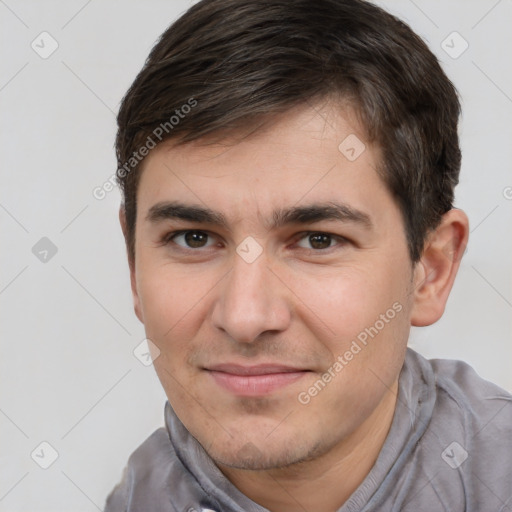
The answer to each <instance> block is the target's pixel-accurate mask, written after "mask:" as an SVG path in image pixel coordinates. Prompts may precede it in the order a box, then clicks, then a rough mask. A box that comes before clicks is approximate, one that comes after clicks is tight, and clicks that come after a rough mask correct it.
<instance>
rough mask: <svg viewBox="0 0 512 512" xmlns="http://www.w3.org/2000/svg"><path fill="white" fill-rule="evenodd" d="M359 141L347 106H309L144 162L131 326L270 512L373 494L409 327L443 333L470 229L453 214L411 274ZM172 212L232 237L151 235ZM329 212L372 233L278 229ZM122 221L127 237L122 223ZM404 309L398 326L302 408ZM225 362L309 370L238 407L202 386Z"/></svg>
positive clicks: (333, 227)
mask: <svg viewBox="0 0 512 512" xmlns="http://www.w3.org/2000/svg"><path fill="white" fill-rule="evenodd" d="M350 134H355V135H356V136H357V137H358V138H359V139H360V140H361V141H365V135H364V130H363V129H362V127H361V125H360V124H359V122H358V120H357V116H356V115H355V114H354V112H353V111H352V110H351V109H350V108H349V107H345V108H343V109H340V108H339V106H338V107H336V105H334V104H331V103H329V102H327V103H324V104H316V105H311V106H310V105H304V106H301V107H296V108H294V109H292V110H290V111H288V112H287V113H285V114H280V115H279V116H277V117H276V118H273V119H272V121H271V122H268V123H267V124H266V125H265V126H263V127H261V128H260V129H258V130H256V131H255V132H253V133H251V134H250V135H249V136H246V137H242V138H241V140H240V138H239V139H236V140H235V139H234V138H232V137H231V138H227V139H226V140H225V141H223V142H222V144H221V143H215V144H205V143H204V141H203V142H200V141H199V142H194V143H189V144H187V145H184V146H177V145H175V144H173V142H172V141H167V142H166V143H163V144H161V145H160V146H158V147H157V148H155V149H154V150H152V151H151V153H150V154H149V155H148V157H147V158H146V160H145V161H144V163H143V171H142V176H141V181H140V185H139V189H138V195H137V201H138V212H137V219H136V238H135V240H136V243H135V254H136V256H135V261H131V262H130V273H131V285H132V291H133V298H134V307H135V312H136V315H137V316H138V318H139V319H140V321H141V322H142V323H143V324H144V325H145V330H146V335H147V337H148V338H149V339H150V340H152V341H153V342H154V344H155V346H156V347H158V350H159V351H160V354H159V355H158V357H157V358H156V359H155V361H154V366H155V369H156V371H157V374H158V377H159V379H160V381H161V383H162V385H163V387H164V389H165V392H166V394H167V397H168V399H169V401H170V403H171V405H172V407H173V408H174V410H175V412H176V414H177V415H178V417H179V418H180V420H181V421H182V422H183V424H184V425H185V427H186V428H187V429H188V430H189V431H190V432H191V434H192V435H193V436H195V437H196V439H197V440H198V441H199V442H200V443H201V445H202V446H203V447H204V448H205V450H206V451H207V452H208V454H209V455H210V456H211V457H212V459H213V460H214V461H215V463H216V464H217V466H218V467H219V468H220V470H221V471H222V472H223V473H224V474H225V475H226V477H227V478H228V479H229V480H230V481H231V482H232V483H233V484H234V485H236V487H238V489H240V490H241V491H242V492H243V493H244V494H245V495H247V496H248V497H250V498H251V499H252V500H254V501H255V502H257V503H259V504H261V505H262V506H264V507H266V508H268V509H269V510H272V511H275V512H288V511H292V510H293V511H297V510H322V511H335V510H337V509H338V508H339V507H340V506H341V505H342V504H343V503H344V502H345V501H346V500H347V499H348V498H349V496H350V495H351V494H352V493H353V492H354V490H355V489H356V488H357V487H358V486H359V485H360V483H361V482H362V481H363V479H364V478H365V476H366V475H367V474H368V472H369V471H370V469H371V467H372V466H373V464H374V462H375V460H376V458H377V456H378V454H379V451H380V449H381V447H382V444H383V443H384V440H385V438H386V436H387V434H388V431H389V428H390V425H391V422H392V418H393V412H394V407H395V402H396V394H397V383H398V375H399V372H400V369H401V367H402V364H403V361H404V357H405V351H406V345H407V340H408V337H409V331H410V326H411V325H415V326H424V325H429V324H432V323H434V322H436V321H437V320H438V319H439V318H440V317H441V315H442V314H443V311H444V307H445V304H446V301H447V298H448V295H449V293H450V290H451V287H452V284H453V281H454V279H455V276H456V273H457V270H458V267H459V263H460V258H461V256H462V253H463V251H464V248H465V246H466V245H467V239H468V232H469V227H468V219H467V217H466V215H465V214H464V212H462V211H461V210H456V209H453V210H451V211H449V212H448V213H446V214H445V215H444V217H443V221H442V223H441V225H440V226H439V228H438V229H437V230H436V231H435V232H432V233H431V235H430V236H429V238H428V240H427V244H426V247H425V250H424V253H423V257H422V259H421V261H420V262H418V263H417V264H416V265H414V266H413V265H412V264H411V262H410V259H409V256H408V249H407V242H406V236H405V231H404V223H403V221H402V217H401V214H400V211H399V209H398V206H397V205H396V204H395V202H394V200H393V198H392V196H391V195H390V193H389V191H388V190H387V188H386V187H385V185H384V183H383V182H382V180H381V178H380V177H379V176H378V175H377V173H376V171H375V169H376V167H377V165H378V163H379V159H380V151H379V148H378V147H377V146H374V145H372V144H370V143H368V142H366V141H365V144H366V149H365V150H364V151H363V153H362V154H361V155H360V156H359V157H358V158H357V159H356V160H355V161H349V160H348V159H347V158H346V157H345V156H344V155H343V154H342V153H341V152H340V150H339V149H338V146H339V144H340V142H341V141H343V140H344V139H345V138H346V137H347V136H348V135H350ZM177 200H179V201H180V202H181V203H184V204H187V205H193V206H200V207H207V208H210V209H212V210H215V211H218V212H221V213H222V214H224V215H225V217H226V220H227V226H221V225H217V224H211V223H205V222H191V221H184V220H181V219H172V218H170V219H160V220H159V221H158V222H151V221H150V220H148V219H147V215H148V212H149V210H150V208H151V207H152V206H153V205H155V204H157V203H159V202H162V201H177ZM329 201H336V202H340V201H343V202H344V203H345V204H348V205H350V206H351V207H352V208H356V209H358V210H360V211H362V212H364V213H366V214H367V215H368V216H369V217H370V219H371V222H372V223H373V227H372V228H371V229H365V228H364V226H362V225H360V224H358V223H355V222H346V221H345V222H343V221H340V220H332V219H331V220H320V221H318V222H308V223H307V224H300V223H297V222H295V223H292V224H285V225H282V226H279V227H275V228H269V220H270V219H272V215H273V212H274V211H275V210H278V209H282V208H287V207H294V206H295V207H296V206H305V205H310V204H325V203H326V202H329ZM120 221H121V225H122V227H123V231H124V232H125V233H126V225H125V219H124V213H123V210H122V209H121V211H120ZM180 230H190V231H194V230H196V231H200V232H202V233H203V234H201V233H199V234H198V233H195V235H196V236H198V237H199V240H200V244H206V245H205V246H201V245H199V246H197V245H196V246H194V247H190V236H192V235H193V234H191V233H189V234H188V238H186V237H185V236H183V235H182V236H178V237H174V238H171V236H172V233H174V232H176V231H180ZM319 232H320V233H326V234H331V235H332V237H330V238H329V237H326V238H322V240H323V242H325V243H324V244H323V245H322V243H321V244H320V245H319V244H318V243H317V242H318V239H313V240H312V239H311V238H310V237H309V235H310V234H311V233H319ZM204 233H206V234H207V236H205V235H204ZM169 234H171V235H170V236H169ZM166 236H167V238H166ZM248 236H251V237H252V238H253V239H254V240H255V241H256V242H257V243H258V244H259V246H260V247H261V249H262V252H261V254H260V255H259V257H258V258H257V259H255V261H253V262H252V263H248V262H247V261H245V260H244V259H243V258H242V257H241V256H240V255H239V254H238V253H237V252H236V249H237V246H239V244H241V242H242V241H244V239H246V237H248ZM337 237H343V238H344V239H345V240H343V239H342V238H337ZM163 239H164V242H162V240H163ZM165 240H166V241H165ZM187 240H188V242H187ZM187 243H188V244H189V245H188V246H187ZM394 303H399V304H400V305H401V311H400V312H399V313H397V314H396V315H394V318H393V319H392V320H389V322H387V323H385V326H384V327H383V328H382V329H380V330H379V332H378V334H377V335H376V336H375V337H374V338H370V339H369V342H368V343H367V345H366V346H364V347H362V349H361V350H360V352H358V353H357V354H356V355H354V357H353V358H352V359H351V360H350V361H347V364H346V365H345V366H344V367H343V369H342V370H341V371H339V372H337V373H335V377H334V378H332V379H331V381H330V382H329V383H328V384H327V385H326V386H325V387H324V388H323V389H321V391H320V392H318V393H317V394H316V395H315V396H314V397H311V400H310V401H309V402H308V403H307V404H302V403H300V402H299V400H298V395H299V393H301V392H304V391H306V392H307V391H308V389H309V388H310V387H311V386H313V384H314V383H315V382H316V381H318V379H320V378H321V377H322V375H325V374H326V372H328V371H329V368H331V371H332V366H333V363H334V362H335V361H336V358H337V357H338V356H339V355H343V354H344V353H345V352H346V351H347V350H349V348H350V346H351V343H352V342H353V341H354V340H356V339H357V335H358V334H359V333H361V332H362V331H364V329H365V328H368V327H370V326H374V325H376V321H377V320H378V319H379V315H381V314H385V313H386V311H388V310H389V309H390V308H391V307H392V305H393V304H394ZM224 362H236V363H239V364H244V365H255V364H258V363H261V362H265V363H269V362H274V363H279V364H287V365H290V366H294V367H298V368H301V369H307V370H309V371H308V372H304V373H302V374H301V377H300V378H299V379H298V380H296V381H295V382H292V383H290V384H288V385H287V386H284V387H282V388H279V389H277V390H274V391H272V392H270V393H267V394H265V395H264V396H249V397H248V396H238V395H236V394H234V393H233V392H230V391H227V390H226V389H224V388H222V387H221V386H219V385H218V384H217V381H216V380H215V379H213V378H212V373H211V372H209V371H207V370H205V367H208V366H209V365H212V364H217V363H224Z"/></svg>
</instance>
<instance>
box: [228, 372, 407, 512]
mask: <svg viewBox="0 0 512 512" xmlns="http://www.w3.org/2000/svg"><path fill="white" fill-rule="evenodd" d="M397 390H398V381H396V382H395V383H394V385H393V386H392V387H391V388H390V392H388V393H386V395H385V396H384V398H383V399H382V400H381V402H380V403H379V405H378V406H377V408H376V409H375V410H374V411H373V413H372V414H371V415H370V416H369V417H368V418H367V419H366V420H365V421H364V422H363V423H362V424H361V425H360V426H359V427H358V428H357V429H356V430H355V431H354V432H353V433H352V434H350V436H348V437H346V438H344V439H342V440H341V441H340V442H338V444H336V445H335V446H334V447H333V448H332V449H331V450H329V452H327V453H325V454H324V455H322V456H320V457H318V458H316V459H314V460H311V461H308V462H301V463H299V464H293V465H291V466H287V467H285V468H276V469H271V470H265V471H249V470H240V469H235V468H231V467H228V466H225V465H222V464H221V465H219V469H220V470H221V471H222V472H223V473H224V475H225V476H226V477H227V478H228V479H229V480H230V481H231V482H232V483H233V485H235V486H236V487H237V488H238V489H239V490H240V491H241V492H242V493H243V494H245V495H246V496H247V497H248V498H250V499H251V500H252V501H254V502H256V503H258V504H260V505H261V506H263V507H265V508H266V509H268V510H270V511H272V512H297V511H298V510H304V511H306V510H322V511H325V512H335V511H337V510H338V509H339V508H340V507H341V506H342V505H343V504H344V503H345V502H346V501H347V500H348V498H349V497H350V495H351V494H352V493H353V492H354V491H355V490H356V489H357V488H358V487H359V485H360V484H361V483H362V482H363V480H364V479H365V477H366V476H367V475H368V473H369V472H370V470H371V468H372V467H373V465H374V463H375V461H376V460H377V457H378V455H379V453H380V450H381V448H382V445H383V444H384V441H385V440H386V437H387V435H388V432H389V429H390V427H391V423H392V421H393V414H394V410H395V404H396V396H397Z"/></svg>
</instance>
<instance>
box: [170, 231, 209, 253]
mask: <svg viewBox="0 0 512 512" xmlns="http://www.w3.org/2000/svg"><path fill="white" fill-rule="evenodd" d="M171 240H172V241H173V242H174V243H175V244H176V245H179V246H181V247H184V248H186V249H200V248H202V247H208V246H209V245H212V243H213V240H209V235H208V233H205V232H204V231H184V232H182V233H178V234H176V235H174V236H173V237H171Z"/></svg>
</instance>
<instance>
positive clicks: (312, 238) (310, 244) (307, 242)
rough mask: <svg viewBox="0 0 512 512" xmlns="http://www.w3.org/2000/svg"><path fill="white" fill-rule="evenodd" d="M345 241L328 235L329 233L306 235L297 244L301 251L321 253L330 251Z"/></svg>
mask: <svg viewBox="0 0 512 512" xmlns="http://www.w3.org/2000/svg"><path fill="white" fill-rule="evenodd" d="M344 241H345V240H344V239H343V238H342V237H340V236H335V235H330V234H329V233H318V232H317V233H306V234H305V235H304V236H303V237H302V238H301V239H300V240H299V242H298V243H297V245H298V246H299V247H302V248H303V249H310V250H315V251H321V250H324V249H330V248H331V247H334V246H335V245H343V242H344Z"/></svg>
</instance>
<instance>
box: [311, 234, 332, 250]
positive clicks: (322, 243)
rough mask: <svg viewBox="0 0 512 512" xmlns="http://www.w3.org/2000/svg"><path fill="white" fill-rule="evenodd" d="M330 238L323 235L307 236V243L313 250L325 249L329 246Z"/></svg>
mask: <svg viewBox="0 0 512 512" xmlns="http://www.w3.org/2000/svg"><path fill="white" fill-rule="evenodd" d="M331 241H332V239H331V236H330V235H326V234H324V233H314V234H313V235H309V243H310V244H311V247H313V249H327V248H328V247H330V245H331Z"/></svg>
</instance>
